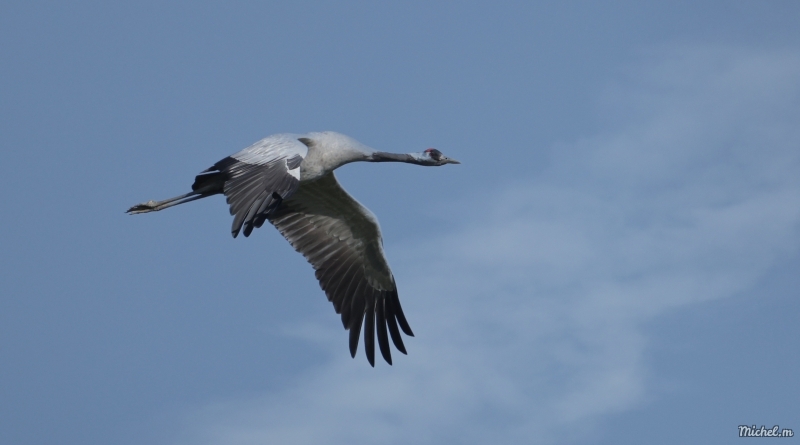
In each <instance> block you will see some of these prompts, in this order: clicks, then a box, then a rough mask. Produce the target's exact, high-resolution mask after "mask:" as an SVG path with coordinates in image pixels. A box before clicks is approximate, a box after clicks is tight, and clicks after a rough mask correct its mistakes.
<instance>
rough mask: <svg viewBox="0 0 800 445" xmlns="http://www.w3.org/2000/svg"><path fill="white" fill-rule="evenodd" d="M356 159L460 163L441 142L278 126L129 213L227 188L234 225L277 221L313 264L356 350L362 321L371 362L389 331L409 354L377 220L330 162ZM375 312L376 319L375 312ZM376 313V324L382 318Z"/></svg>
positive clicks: (386, 351) (387, 355) (242, 227)
mask: <svg viewBox="0 0 800 445" xmlns="http://www.w3.org/2000/svg"><path fill="white" fill-rule="evenodd" d="M356 161H367V162H408V163H414V164H419V165H428V166H438V165H444V164H457V163H458V162H457V161H455V160H453V159H449V158H447V157H445V156H443V155H442V154H441V153H440V152H439V151H438V150H434V149H428V150H426V151H424V152H422V153H410V154H392V153H384V152H379V151H376V150H373V149H371V148H369V147H367V146H365V145H363V144H361V143H360V142H358V141H356V140H355V139H353V138H350V137H348V136H345V135H343V134H339V133H334V132H320V133H308V134H305V135H297V134H277V135H273V136H269V137H267V138H264V139H262V140H261V141H258V142H256V143H255V144H253V145H251V146H250V147H247V148H245V149H244V150H241V151H239V152H238V153H235V154H233V155H231V156H229V157H227V158H224V159H222V160H221V161H219V162H217V163H216V164H214V165H213V166H212V167H211V168H209V169H207V170H205V171H203V172H201V173H200V174H199V175H197V177H196V178H195V182H194V184H193V185H192V192H190V193H187V194H185V195H180V196H177V197H175V198H171V199H167V200H164V201H158V202H156V201H149V202H147V203H143V204H139V205H136V206H133V207H131V208H130V209H129V210H128V213H131V214H137V213H147V212H153V211H158V210H162V209H165V208H168V207H172V206H175V205H178V204H183V203H185V202H189V201H194V200H197V199H200V198H205V197H207V196H212V195H216V194H224V195H225V196H226V198H227V202H228V204H229V205H230V212H231V215H233V216H234V220H233V225H232V227H231V233H232V235H233V236H234V238H235V237H236V236H237V235H238V234H239V233H240V231H241V232H242V233H244V235H245V236H249V235H250V233H251V232H252V230H253V229H254V228H257V227H261V226H262V225H263V223H264V222H265V221H270V223H272V224H273V225H274V226H275V227H276V228H277V229H278V231H280V233H281V234H282V235H283V236H284V237H285V238H286V239H287V240H288V241H289V242H290V243H291V244H292V246H293V247H294V248H295V250H297V251H298V252H300V253H301V254H303V256H304V257H305V258H306V259H307V260H308V262H309V263H311V265H312V266H313V267H314V270H315V271H316V277H317V279H318V280H319V282H320V286H321V287H322V289H323V290H324V291H325V294H326V295H327V297H328V300H330V301H331V302H332V303H333V306H334V309H335V310H336V313H338V314H341V316H342V323H343V324H344V327H345V329H348V330H349V331H350V353H351V355H353V356H355V353H356V349H357V347H358V340H359V335H360V332H361V326H362V322H363V323H364V346H365V351H366V354H367V359H368V360H369V362H370V364H371V365H373V366H374V354H375V352H374V351H375V349H374V333H375V330H376V328H377V336H378V345H379V347H380V351H381V354H382V355H383V357H384V359H385V360H386V361H387V362H388V363H389V364H391V363H392V359H391V352H390V348H389V341H388V338H389V337H391V339H392V341H393V343H394V344H395V347H397V349H398V350H399V351H401V352H403V353H404V354H405V352H406V351H405V346H404V345H403V340H402V337H401V335H400V330H401V329H402V331H403V332H404V333H405V334H406V335H409V336H413V333H412V331H411V328H410V327H409V326H408V323H407V322H406V319H405V316H404V315H403V310H402V308H401V306H400V301H399V300H398V297H397V287H396V285H395V281H394V277H393V276H392V272H391V270H390V269H389V265H388V263H387V262H386V258H385V255H384V253H383V241H382V238H381V232H380V226H379V225H378V220H377V219H376V218H375V216H374V215H373V214H372V212H370V211H369V210H368V209H367V208H366V207H364V206H362V205H361V204H359V203H358V201H356V200H355V199H353V197H351V196H350V195H349V194H348V193H347V192H346V191H345V190H344V189H343V188H342V187H341V186H340V185H339V183H338V181H336V177H335V176H334V174H333V170H335V169H336V168H338V167H341V166H342V165H344V164H348V163H350V162H356ZM376 319H377V320H376ZM376 321H377V323H376Z"/></svg>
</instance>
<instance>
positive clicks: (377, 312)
mask: <svg viewBox="0 0 800 445" xmlns="http://www.w3.org/2000/svg"><path fill="white" fill-rule="evenodd" d="M362 295H363V294H362ZM359 299H360V300H361V304H356V301H357V300H359ZM353 306H354V307H353V308H352V309H353V312H355V313H352V312H351V313H350V314H346V313H344V311H343V313H342V324H344V328H345V329H347V330H349V331H350V356H351V357H353V358H355V356H356V352H357V351H358V340H359V337H360V335H361V326H362V324H363V326H364V350H365V353H366V355H367V361H369V364H370V365H371V366H372V367H374V366H375V334H376V329H377V336H378V348H379V350H380V352H381V355H382V356H383V359H384V360H386V363H388V364H390V365H391V364H392V353H391V347H390V346H389V338H391V339H392V343H394V346H395V347H396V348H397V350H398V351H400V352H402V353H403V354H408V353H407V352H406V347H405V344H403V338H402V336H401V335H400V330H402V331H403V332H404V333H405V334H406V335H408V336H409V337H413V336H414V332H413V331H411V327H410V326H409V325H408V321H406V317H405V314H403V308H402V306H400V299H399V298H398V296H397V291H396V290H392V291H378V290H374V289H373V292H372V293H371V295H370V294H367V295H363V296H362V297H361V298H358V297H355V298H353ZM359 309H360V310H359ZM387 329H388V332H387ZM387 334H388V335H387Z"/></svg>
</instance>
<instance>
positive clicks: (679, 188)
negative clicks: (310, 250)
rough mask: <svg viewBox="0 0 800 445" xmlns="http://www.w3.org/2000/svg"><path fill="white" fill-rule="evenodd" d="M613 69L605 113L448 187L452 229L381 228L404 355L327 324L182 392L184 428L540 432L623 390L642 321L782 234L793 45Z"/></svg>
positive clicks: (693, 298) (235, 436) (639, 382)
mask: <svg viewBox="0 0 800 445" xmlns="http://www.w3.org/2000/svg"><path fill="white" fill-rule="evenodd" d="M625 75H626V76H628V78H627V79H622V80H620V83H619V84H618V85H616V86H614V87H611V88H609V90H608V91H607V93H606V94H605V95H604V96H603V99H602V100H601V101H600V104H599V107H600V109H601V112H602V113H604V114H607V115H609V116H615V117H614V118H613V119H612V118H609V122H611V121H612V120H614V121H615V122H614V123H613V124H609V128H610V129H609V131H607V132H605V133H604V134H600V135H597V136H596V137H593V138H590V139H586V140H581V141H576V142H574V143H573V144H569V145H564V146H561V147H559V148H558V149H554V153H555V154H554V158H553V164H552V166H551V167H550V168H549V169H548V171H547V172H546V174H545V175H544V176H542V177H540V178H537V179H535V180H531V181H529V182H526V183H520V184H518V187H515V188H514V189H512V190H505V191H496V193H494V194H493V195H491V196H489V195H487V196H486V197H484V199H483V200H482V201H481V202H491V203H492V204H490V205H488V206H487V208H485V209H483V211H482V212H480V213H478V214H476V213H475V212H474V208H473V207H471V206H465V207H464V211H463V213H461V214H460V216H461V217H463V219H464V220H465V221H468V222H467V223H465V225H464V226H463V227H462V228H461V229H459V230H458V231H456V232H454V233H453V234H452V235H450V236H447V237H445V238H443V239H439V240H426V243H420V244H419V245H414V246H407V247H404V248H400V247H399V246H389V249H388V250H389V251H390V252H391V254H392V264H393V265H394V266H395V269H396V273H397V275H398V278H399V280H400V282H401V284H402V293H403V301H404V305H405V307H406V311H407V313H409V314H410V318H411V321H412V326H413V327H414V329H415V332H416V333H417V336H418V337H417V339H414V340H410V341H409V342H408V346H409V349H410V355H409V356H407V357H401V358H399V359H397V360H396V363H395V366H394V367H392V368H390V367H387V366H380V365H379V366H378V367H376V368H375V369H371V368H369V367H368V366H365V364H364V363H363V357H359V358H357V360H356V361H353V360H351V359H350V358H349V357H348V356H346V354H341V340H342V338H343V337H342V335H341V332H340V331H338V330H336V331H332V332H330V333H329V335H328V336H329V337H330V338H331V339H332V340H331V344H330V348H331V349H332V350H335V351H336V352H337V353H336V354H335V355H334V357H335V358H333V359H332V360H331V361H330V362H329V363H327V364H326V365H325V366H324V367H321V368H316V369H312V370H309V371H307V372H306V373H305V374H304V375H302V376H298V377H297V379H296V380H295V381H294V384H293V386H291V387H288V388H286V389H285V390H283V391H280V392H277V393H273V394H267V395H264V396H263V397H260V398H256V399H253V400H248V401H230V402H226V403H220V404H217V405H214V406H209V407H206V408H204V409H202V410H199V411H198V412H196V413H194V414H193V415H192V416H191V417H190V418H189V419H188V420H187V423H186V430H185V431H184V436H183V438H184V439H185V441H186V442H187V443H200V444H203V443H208V444H255V443H281V444H314V445H318V444H325V443H349V444H360V443H364V444H381V443H417V444H425V443H431V444H438V443H449V442H457V443H514V442H515V441H519V442H521V443H555V442H564V441H569V440H571V439H579V438H580V437H581V435H582V434H584V433H585V432H586V428H591V423H592V422H595V421H597V420H598V419H599V418H601V416H603V415H606V414H609V413H613V412H618V411H620V410H625V409H630V408H631V407H633V406H635V405H636V403H637V402H639V401H641V400H642V398H643V397H644V396H645V395H646V394H647V390H648V375H649V373H650V372H652V371H650V370H648V369H647V368H646V367H645V366H644V363H643V352H644V351H645V348H646V347H647V341H648V339H647V338H645V336H644V334H643V332H642V330H641V327H642V325H643V324H645V323H647V322H648V320H651V319H652V317H654V316H657V315H658V314H660V313H664V311H667V310H672V309H674V308H679V307H685V306H687V305H691V304H693V303H697V302H700V301H704V300H709V299H715V298H723V297H726V296H730V295H733V294H734V293H737V292H745V291H747V290H748V289H750V288H751V287H752V286H753V285H754V284H755V283H756V281H757V280H758V279H759V277H761V276H763V275H764V273H765V272H766V271H767V270H768V269H769V268H770V267H771V266H772V265H773V264H774V263H775V262H776V261H779V260H780V259H781V258H784V257H786V256H788V255H792V254H795V253H796V252H797V251H798V246H799V245H800V240H799V239H798V236H799V235H800V180H798V175H797V174H796V172H797V171H800V150H798V147H800V131H799V130H798V128H800V125H798V124H799V123H800V122H799V120H798V112H797V111H796V110H797V108H798V107H797V105H798V93H799V91H798V85H800V56H798V54H795V53H775V52H773V53H758V52H753V51H746V50H736V49H731V48H688V49H687V48H684V49H681V50H675V51H670V52H669V54H668V55H667V56H666V57H663V56H662V58H661V59H659V60H653V61H651V62H648V63H647V64H646V66H641V65H640V66H638V67H630V68H629V69H628V70H627V72H626V74H625ZM623 77H624V76H623ZM420 258H425V261H424V262H422V261H419V259H420ZM420 263H424V264H425V266H424V268H423V267H420V266H417V265H419V264H420ZM432 270H433V271H436V272H435V273H431V271H432ZM310 329H311V331H310V332H320V331H322V332H324V331H325V330H324V329H321V328H319V327H313V328H310ZM333 339H335V341H333ZM568 431H572V432H568ZM179 442H180V441H179Z"/></svg>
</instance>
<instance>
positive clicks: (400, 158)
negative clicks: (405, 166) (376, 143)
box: [367, 151, 420, 164]
mask: <svg viewBox="0 0 800 445" xmlns="http://www.w3.org/2000/svg"><path fill="white" fill-rule="evenodd" d="M367 161H369V162H408V163H410V164H419V163H420V162H419V161H418V160H417V159H416V158H414V157H413V156H411V155H410V154H399V153H386V152H383V151H376V152H374V153H372V155H371V156H370V157H369V159H367Z"/></svg>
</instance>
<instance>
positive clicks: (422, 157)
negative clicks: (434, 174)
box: [409, 148, 460, 166]
mask: <svg viewBox="0 0 800 445" xmlns="http://www.w3.org/2000/svg"><path fill="white" fill-rule="evenodd" d="M409 156H411V157H412V158H414V163H415V164H419V165H430V166H439V165H444V164H460V162H458V161H456V160H455V159H453V158H448V157H447V156H445V155H443V154H442V152H441V151H439V150H437V149H435V148H429V149H427V150H425V151H423V152H422V153H410V154H409Z"/></svg>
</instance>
